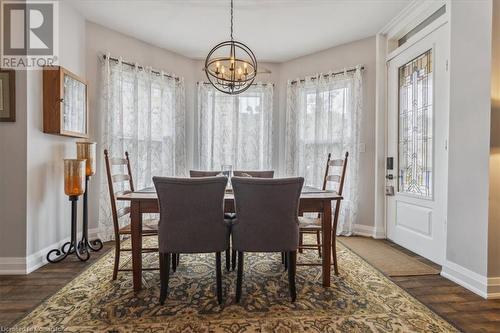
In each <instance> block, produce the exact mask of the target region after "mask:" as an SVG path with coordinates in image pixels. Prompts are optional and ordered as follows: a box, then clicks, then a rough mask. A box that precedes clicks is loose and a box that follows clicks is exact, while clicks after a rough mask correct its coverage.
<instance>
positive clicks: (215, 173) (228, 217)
mask: <svg viewBox="0 0 500 333" xmlns="http://www.w3.org/2000/svg"><path fill="white" fill-rule="evenodd" d="M220 174H221V171H202V170H189V176H190V177H191V178H199V177H215V176H218V175H220ZM233 215H234V214H232V213H224V221H225V222H226V224H228V226H229V227H230V226H231V222H232V221H231V220H232V219H233V218H234V216H233ZM225 257H226V270H228V271H229V270H230V269H231V252H230V250H229V248H228V249H227V250H226V252H225ZM234 260H236V259H233V261H234ZM233 270H234V265H233Z"/></svg>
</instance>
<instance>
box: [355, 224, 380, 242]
mask: <svg viewBox="0 0 500 333" xmlns="http://www.w3.org/2000/svg"><path fill="white" fill-rule="evenodd" d="M353 234H354V235H357V236H363V237H372V238H375V239H385V232H384V231H383V230H379V229H377V228H375V227H373V226H369V225H362V224H355V225H354V227H353Z"/></svg>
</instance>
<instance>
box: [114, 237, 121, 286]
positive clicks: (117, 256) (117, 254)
mask: <svg viewBox="0 0 500 333" xmlns="http://www.w3.org/2000/svg"><path fill="white" fill-rule="evenodd" d="M119 268H120V241H117V242H116V245H115V265H114V266H113V280H116V278H117V277H118V269H119Z"/></svg>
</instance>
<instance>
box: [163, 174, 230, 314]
mask: <svg viewBox="0 0 500 333" xmlns="http://www.w3.org/2000/svg"><path fill="white" fill-rule="evenodd" d="M153 182H154V184H155V188H156V192H157V194H158V202H159V206H160V223H159V232H158V243H159V252H160V280H161V281H160V286H161V288H160V303H161V304H164V303H165V299H166V297H167V294H168V280H169V275H170V259H171V256H172V254H179V253H214V252H215V269H216V279H217V283H216V284H217V301H218V302H219V304H221V303H222V272H221V252H222V251H225V250H226V249H227V248H228V246H229V232H230V230H229V228H228V227H227V225H226V224H225V222H224V192H225V189H226V184H227V178H226V177H203V178H167V177H153ZM174 260H175V259H174Z"/></svg>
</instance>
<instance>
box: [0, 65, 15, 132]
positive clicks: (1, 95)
mask: <svg viewBox="0 0 500 333" xmlns="http://www.w3.org/2000/svg"><path fill="white" fill-rule="evenodd" d="M15 121H16V72H15V71H13V70H3V69H0V122H15Z"/></svg>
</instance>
